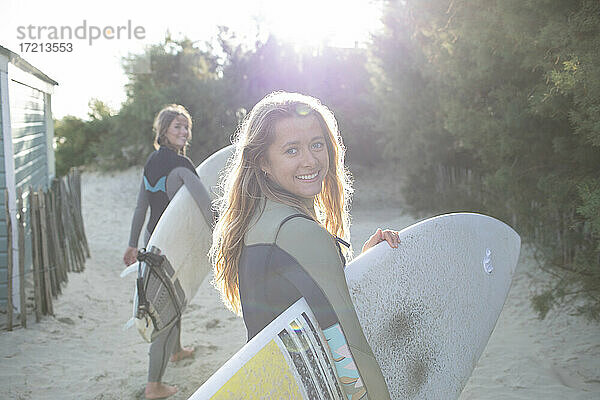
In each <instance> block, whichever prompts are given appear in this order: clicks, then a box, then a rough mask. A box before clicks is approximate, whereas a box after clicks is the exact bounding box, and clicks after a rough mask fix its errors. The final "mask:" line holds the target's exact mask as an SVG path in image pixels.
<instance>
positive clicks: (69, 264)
mask: <svg viewBox="0 0 600 400" xmlns="http://www.w3.org/2000/svg"><path fill="white" fill-rule="evenodd" d="M9 195H10V194H9V193H8V191H7V192H6V193H5V198H6V199H8V196H9ZM27 197H28V198H29V206H28V207H26V206H25V204H24V201H23V198H24V196H23V193H22V191H21V190H19V191H18V193H17V196H16V200H17V218H16V219H17V226H16V227H13V226H11V218H10V215H9V213H8V212H7V230H8V232H7V235H8V240H9V242H8V282H7V283H8V293H9V294H10V293H12V291H13V288H12V279H11V277H12V276H13V269H14V267H15V266H14V265H13V256H12V249H13V246H12V243H11V242H12V230H13V229H17V230H18V234H17V237H18V241H19V243H18V249H19V256H18V266H17V267H18V269H19V272H18V274H19V276H20V279H19V286H20V287H19V294H20V303H21V313H20V321H19V322H20V325H21V326H22V327H24V328H26V327H27V304H26V294H25V291H26V288H25V276H26V275H29V274H33V309H34V312H35V319H36V322H39V320H40V318H41V316H42V315H54V310H53V306H52V300H53V298H56V297H57V296H58V295H59V294H60V293H61V290H62V287H63V286H64V285H65V284H66V283H67V282H68V280H69V278H68V274H67V273H68V272H82V271H83V270H84V268H85V260H86V258H88V257H89V256H90V250H89V247H88V243H87V238H86V236H85V230H84V224H83V217H82V213H81V175H80V173H79V171H78V170H76V169H73V170H71V172H70V173H69V174H68V175H67V176H65V177H63V178H60V179H54V180H53V182H52V185H51V186H50V189H49V190H47V191H43V190H41V189H39V190H33V188H31V187H29V189H28V195H27ZM7 204H8V203H7ZM26 213H27V215H26ZM26 217H28V220H29V225H30V227H31V259H32V269H31V270H30V271H25V219H26ZM7 305H8V307H7V311H8V312H7V321H6V329H7V330H12V328H13V323H14V321H13V305H12V296H10V295H9V296H8V304H7Z"/></svg>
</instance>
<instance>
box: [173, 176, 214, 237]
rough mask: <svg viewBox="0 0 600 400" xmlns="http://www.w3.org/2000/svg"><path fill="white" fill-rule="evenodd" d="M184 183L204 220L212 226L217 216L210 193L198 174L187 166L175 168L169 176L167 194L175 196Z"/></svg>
mask: <svg viewBox="0 0 600 400" xmlns="http://www.w3.org/2000/svg"><path fill="white" fill-rule="evenodd" d="M182 185H185V187H186V188H187V190H188V191H189V192H190V194H191V195H192V197H193V198H194V201H195V202H196V204H197V205H198V208H199V209H200V212H202V216H203V217H204V220H205V221H206V223H207V224H208V226H210V227H211V228H212V227H213V226H214V224H215V220H216V218H215V214H214V213H213V211H212V203H211V199H210V195H209V194H208V191H207V190H206V188H205V187H204V185H203V184H202V181H200V178H199V177H198V175H196V174H195V173H194V172H192V171H191V170H190V169H188V168H186V167H177V168H174V169H173V170H172V171H171V172H170V173H169V176H168V177H167V195H168V196H169V199H172V198H173V196H175V193H177V191H178V190H179V188H180V187H181V186H182Z"/></svg>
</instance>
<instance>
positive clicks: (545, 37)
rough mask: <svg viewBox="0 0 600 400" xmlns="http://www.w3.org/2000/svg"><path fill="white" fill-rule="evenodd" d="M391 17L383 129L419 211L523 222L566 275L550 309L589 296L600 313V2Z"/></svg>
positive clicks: (378, 49) (588, 305) (384, 56)
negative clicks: (599, 214)
mask: <svg viewBox="0 0 600 400" xmlns="http://www.w3.org/2000/svg"><path fill="white" fill-rule="evenodd" d="M385 15H386V16H385V17H384V24H385V26H386V29H385V31H384V32H383V33H382V34H381V35H380V36H379V37H378V38H376V41H375V46H374V48H375V50H374V52H373V54H374V59H375V63H376V65H377V66H378V69H377V72H378V73H377V75H375V77H376V80H377V82H378V86H377V92H376V93H377V96H378V98H379V99H380V103H381V104H384V103H385V104H389V106H388V109H387V110H386V111H385V116H384V117H383V118H382V123H381V130H382V132H383V134H384V135H385V137H386V140H387V141H388V142H389V143H396V145H391V146H390V147H388V152H387V153H386V154H387V157H388V158H391V159H397V160H399V162H400V163H401V164H402V165H403V169H404V170H405V172H406V175H407V180H406V189H405V192H406V193H409V196H408V200H409V201H410V203H411V204H412V205H413V209H414V210H416V211H422V212H423V211H425V212H430V211H432V210H435V211H450V210H456V209H463V210H473V211H481V212H485V213H490V214H492V215H495V216H497V217H499V218H501V219H503V220H505V221H507V222H510V223H512V224H513V225H514V226H515V227H516V229H517V231H518V232H519V233H520V234H521V236H522V237H523V239H525V241H526V242H528V243H531V244H533V245H534V246H535V248H536V249H537V251H538V254H539V259H540V265H541V266H542V268H544V269H545V270H546V271H548V272H549V273H551V274H553V275H554V276H555V277H556V278H555V279H554V280H553V283H552V285H550V286H549V287H548V288H547V290H545V291H544V292H542V293H540V294H539V295H538V296H536V297H535V298H534V305H535V307H536V309H537V310H538V311H539V313H540V315H541V316H544V315H545V314H546V312H547V311H548V310H549V309H550V308H551V307H553V306H554V305H557V304H565V303H569V302H571V303H572V304H575V303H576V302H579V301H580V300H581V301H583V304H584V305H583V306H582V307H580V309H579V311H580V312H581V313H584V314H586V315H587V316H589V317H591V318H599V317H600V299H599V297H600V284H599V283H600V268H599V266H600V251H599V250H600V242H599V241H598V232H599V231H598V221H597V218H596V217H595V216H594V215H597V212H598V211H600V209H599V206H598V204H599V203H600V201H599V200H600V199H599V197H598V194H599V192H598V190H597V189H598V185H599V181H598V180H599V177H598V171H600V148H599V147H600V146H599V144H598V139H599V134H600V124H598V120H599V113H598V111H600V101H599V93H600V91H599V90H598V89H599V87H598V85H599V84H600V79H599V77H600V69H599V67H598V66H597V65H596V64H597V63H594V60H595V59H597V54H598V53H597V49H598V45H599V44H600V43H599V42H600V35H599V33H600V32H599V30H600V5H599V3H598V2H596V1H586V0H581V1H553V0H526V1H523V0H519V1H517V0H504V1H488V0H463V1H453V2H450V3H449V2H447V1H442V0H437V1H431V2H419V1H407V2H391V1H390V2H387V3H386V13H385ZM423 110H427V111H423ZM594 213H596V214H594Z"/></svg>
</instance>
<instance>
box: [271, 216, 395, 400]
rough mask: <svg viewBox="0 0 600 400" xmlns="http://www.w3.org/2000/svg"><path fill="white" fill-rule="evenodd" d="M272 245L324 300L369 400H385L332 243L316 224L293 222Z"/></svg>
mask: <svg viewBox="0 0 600 400" xmlns="http://www.w3.org/2000/svg"><path fill="white" fill-rule="evenodd" d="M276 244H277V245H278V246H279V247H280V248H281V249H282V250H284V251H286V252H287V253H288V254H289V255H291V256H292V257H294V259H296V260H297V261H298V263H299V264H300V265H301V266H302V268H304V270H305V271H306V272H307V273H308V274H309V275H310V276H311V277H312V278H313V279H314V280H315V282H316V283H317V284H318V285H319V286H320V287H321V290H322V291H323V292H324V293H325V295H326V296H327V299H328V300H329V302H330V303H331V306H332V307H333V310H334V312H335V314H336V315H337V318H338V320H339V323H340V326H341V328H342V331H343V333H344V336H345V337H346V340H347V342H348V346H349V347H350V351H351V352H352V356H353V358H354V361H355V363H356V365H357V367H358V371H359V374H360V376H361V378H362V381H363V383H364V384H365V386H366V388H367V394H368V396H369V398H370V399H382V400H384V399H389V398H390V395H389V392H388V390H387V385H386V383H385V380H384V378H383V374H382V373H381V369H380V368H379V364H378V363H377V361H376V360H375V356H374V355H373V352H372V350H371V348H370V347H369V344H368V343H367V341H366V338H365V336H364V333H363V331H362V328H361V326H360V323H359V321H358V317H357V315H356V312H355V310H354V305H353V304H352V300H351V298H350V293H349V291H348V286H347V284H346V277H345V275H344V265H343V262H342V259H341V258H340V254H339V252H338V249H337V246H336V239H335V238H334V237H332V236H331V235H330V234H329V233H328V232H327V231H326V230H325V229H323V228H322V227H321V226H320V225H318V224H317V223H316V222H314V221H310V220H307V219H304V218H294V219H292V220H290V221H288V222H286V223H285V224H284V225H282V227H281V229H280V231H279V234H278V236H277V240H276ZM322 328H327V327H322Z"/></svg>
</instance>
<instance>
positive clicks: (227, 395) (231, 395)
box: [211, 340, 302, 400]
mask: <svg viewBox="0 0 600 400" xmlns="http://www.w3.org/2000/svg"><path fill="white" fill-rule="evenodd" d="M301 398H302V396H301V395H300V390H299V388H298V384H297V383H296V379H295V378H294V375H293V373H292V370H291V367H290V366H289V365H288V363H287V362H286V360H285V358H284V357H283V354H282V353H281V350H280V349H279V346H277V343H275V342H274V341H273V340H272V341H270V342H269V343H268V344H267V345H265V347H263V348H262V349H261V350H259V351H258V353H256V354H255V355H254V357H252V358H251V359H250V360H249V361H248V362H247V363H246V364H245V365H244V366H243V367H241V368H240V369H239V370H238V371H237V372H236V373H235V374H234V375H233V376H232V377H231V378H230V379H229V380H228V381H227V383H225V384H224V385H223V386H222V387H221V388H220V389H219V391H218V392H217V393H215V395H214V396H212V397H211V399H213V400H220V399H223V400H225V399H240V400H242V399H243V400H254V399H256V400H259V399H285V400H288V399H301Z"/></svg>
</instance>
